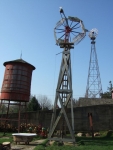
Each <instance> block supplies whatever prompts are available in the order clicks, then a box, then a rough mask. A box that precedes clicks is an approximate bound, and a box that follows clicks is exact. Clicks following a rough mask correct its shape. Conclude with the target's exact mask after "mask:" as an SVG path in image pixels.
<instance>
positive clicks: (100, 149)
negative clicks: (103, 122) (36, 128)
mask: <svg viewBox="0 0 113 150" xmlns="http://www.w3.org/2000/svg"><path fill="white" fill-rule="evenodd" d="M38 139H40V138H39V137H38V136H37V137H35V138H34V140H38ZM6 141H7V142H11V143H12V142H13V138H12V133H6V134H5V136H4V135H3V133H0V143H2V142H6ZM47 142H48V141H47V139H46V140H45V141H44V142H43V143H41V144H38V145H37V146H36V147H35V149H34V150H45V149H46V150H113V134H107V131H106V132H101V136H100V137H95V138H94V139H92V137H85V136H84V137H76V144H75V146H74V145H70V146H67V145H63V146H58V145H57V144H56V143H54V144H53V145H51V146H47V145H46V144H47Z"/></svg>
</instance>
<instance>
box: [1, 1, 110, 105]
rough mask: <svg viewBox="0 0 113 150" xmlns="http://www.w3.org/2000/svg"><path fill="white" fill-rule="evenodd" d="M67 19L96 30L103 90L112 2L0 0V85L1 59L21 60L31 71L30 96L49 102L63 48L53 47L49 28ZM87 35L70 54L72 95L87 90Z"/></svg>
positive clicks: (107, 73)
mask: <svg viewBox="0 0 113 150" xmlns="http://www.w3.org/2000/svg"><path fill="white" fill-rule="evenodd" d="M60 6H62V7H63V9H64V11H65V14H66V16H73V17H78V18H80V19H81V20H83V22H84V25H85V27H86V28H87V29H88V30H91V29H92V28H97V29H98V31H99V32H98V36H97V39H96V52H97V57H98V64H99V70H100V77H101V82H102V88H103V91H104V92H105V91H106V90H107V87H108V86H109V81H110V80H111V81H113V69H112V68H113V67H112V62H113V61H112V58H113V38H112V35H113V19H112V15H113V1H112V0H95V1H94V0H70V1H68V0H0V52H1V55H0V56H1V57H0V72H1V74H0V86H2V81H3V75H4V70H5V67H4V66H3V63H4V62H5V61H10V60H15V59H19V58H20V54H21V51H22V59H24V60H25V61H27V62H29V63H31V64H32V65H34V66H35V67H36V70H34V71H33V74H32V83H31V94H33V95H36V96H38V95H40V94H41V95H46V96H47V97H48V98H50V99H51V101H52V103H53V102H54V97H55V90H56V86H57V80H58V75H59V70H60V64H61V57H62V55H61V54H59V55H56V54H57V53H59V52H61V51H62V49H60V47H58V46H56V45H55V40H54V33H53V29H54V27H55V25H56V23H57V22H58V21H59V20H60V19H61V17H60V13H59V7H60ZM90 42H91V41H90V39H89V37H88V34H87V35H86V37H85V39H84V40H83V41H81V43H80V44H78V45H75V48H74V50H71V57H72V59H71V61H72V81H73V97H74V98H78V97H83V96H84V95H85V91H86V85H87V76H88V67H89V59H90V51H91V44H90Z"/></svg>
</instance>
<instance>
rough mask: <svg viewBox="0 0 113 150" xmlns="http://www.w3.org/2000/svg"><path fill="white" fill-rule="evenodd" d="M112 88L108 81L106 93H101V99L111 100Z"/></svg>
mask: <svg viewBox="0 0 113 150" xmlns="http://www.w3.org/2000/svg"><path fill="white" fill-rule="evenodd" d="M112 88H113V86H112V82H111V81H109V87H108V88H107V90H108V91H106V92H104V93H101V94H100V96H101V98H110V99H111V98H112V94H111V90H112Z"/></svg>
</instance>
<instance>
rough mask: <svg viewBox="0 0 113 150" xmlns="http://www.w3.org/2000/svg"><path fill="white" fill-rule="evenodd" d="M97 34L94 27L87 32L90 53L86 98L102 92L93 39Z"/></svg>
mask: <svg viewBox="0 0 113 150" xmlns="http://www.w3.org/2000/svg"><path fill="white" fill-rule="evenodd" d="M97 35H98V30H97V29H95V28H94V29H92V30H91V31H90V32H89V37H90V39H91V53H90V62H89V71H88V79H87V87H86V95H85V97H86V98H100V94H101V93H102V85H101V78H100V72H99V65H98V59H97V53H96V47H95V39H96V37H97Z"/></svg>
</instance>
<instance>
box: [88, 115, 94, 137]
mask: <svg viewBox="0 0 113 150" xmlns="http://www.w3.org/2000/svg"><path fill="white" fill-rule="evenodd" d="M88 117H89V124H90V129H91V133H92V138H94V131H93V121H92V113H88Z"/></svg>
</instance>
